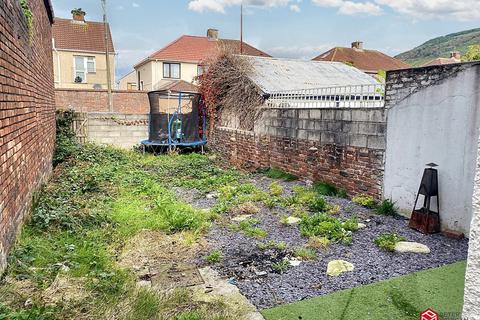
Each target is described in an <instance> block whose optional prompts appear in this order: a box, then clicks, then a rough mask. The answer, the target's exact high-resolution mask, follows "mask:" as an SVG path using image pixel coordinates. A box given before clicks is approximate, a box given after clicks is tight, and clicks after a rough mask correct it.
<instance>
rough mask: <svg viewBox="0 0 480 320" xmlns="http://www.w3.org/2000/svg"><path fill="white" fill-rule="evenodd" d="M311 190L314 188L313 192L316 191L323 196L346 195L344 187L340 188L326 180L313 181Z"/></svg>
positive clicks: (343, 196)
mask: <svg viewBox="0 0 480 320" xmlns="http://www.w3.org/2000/svg"><path fill="white" fill-rule="evenodd" d="M313 190H315V192H317V193H318V194H321V195H324V196H332V197H340V198H346V197H347V191H345V189H340V188H338V187H337V186H335V185H333V184H331V183H328V182H317V183H315V184H314V185H313Z"/></svg>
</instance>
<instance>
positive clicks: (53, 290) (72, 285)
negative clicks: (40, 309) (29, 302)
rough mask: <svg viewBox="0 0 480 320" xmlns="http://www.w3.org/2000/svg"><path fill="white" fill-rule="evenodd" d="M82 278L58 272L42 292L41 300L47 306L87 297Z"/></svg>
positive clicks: (77, 300) (87, 293)
mask: <svg viewBox="0 0 480 320" xmlns="http://www.w3.org/2000/svg"><path fill="white" fill-rule="evenodd" d="M88 296H89V292H88V290H86V288H85V279H84V278H73V277H69V276H67V275H64V274H58V275H57V277H56V278H55V280H54V281H53V283H52V284H51V285H50V287H48V288H47V289H46V290H45V291H44V292H43V293H42V300H43V301H44V302H45V305H47V306H54V305H58V304H61V303H69V304H71V303H78V302H81V301H83V300H84V299H86V298H88Z"/></svg>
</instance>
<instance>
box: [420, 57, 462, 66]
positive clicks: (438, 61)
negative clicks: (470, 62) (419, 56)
mask: <svg viewBox="0 0 480 320" xmlns="http://www.w3.org/2000/svg"><path fill="white" fill-rule="evenodd" d="M460 62H461V60H459V59H455V58H437V59H434V60H432V61H430V62H427V63H425V64H424V65H422V67H430V66H438V65H444V64H452V63H460Z"/></svg>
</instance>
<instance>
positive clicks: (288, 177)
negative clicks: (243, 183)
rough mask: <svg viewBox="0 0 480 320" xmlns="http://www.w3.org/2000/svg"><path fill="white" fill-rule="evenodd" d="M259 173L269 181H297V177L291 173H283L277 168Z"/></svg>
mask: <svg viewBox="0 0 480 320" xmlns="http://www.w3.org/2000/svg"><path fill="white" fill-rule="evenodd" d="M262 171H263V172H262ZM260 172H261V173H264V174H265V175H266V176H267V177H269V178H271V179H278V180H284V181H294V180H298V177H297V176H295V175H293V174H291V173H288V172H285V171H283V170H281V169H278V168H268V169H267V170H261V171H260Z"/></svg>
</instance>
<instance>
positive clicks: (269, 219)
mask: <svg viewBox="0 0 480 320" xmlns="http://www.w3.org/2000/svg"><path fill="white" fill-rule="evenodd" d="M272 181H273V180H271V179H269V178H266V177H263V176H255V177H254V178H252V179H251V181H249V182H252V183H255V184H256V185H257V186H258V187H259V188H261V189H263V190H268V185H269V184H270V183H271V182H272ZM279 183H280V184H281V185H282V186H283V187H284V195H285V196H288V195H289V194H291V192H292V187H293V186H295V185H305V183H304V182H300V181H295V182H279ZM203 198H204V199H205V197H204V196H203ZM326 198H327V200H328V202H329V203H331V204H336V205H339V206H340V207H341V210H340V212H339V214H338V215H337V217H339V218H342V219H346V218H349V217H351V216H353V215H355V216H357V217H358V219H359V222H362V223H364V224H366V225H367V227H366V228H365V229H361V230H358V231H356V232H355V233H354V234H353V243H352V245H350V246H346V245H342V244H336V243H335V244H333V243H332V245H331V246H330V248H329V250H328V251H327V252H324V251H322V250H317V259H316V260H315V261H307V262H302V263H301V264H300V265H299V266H297V267H290V268H288V269H287V270H286V272H284V273H278V272H275V271H273V270H272V264H273V263H276V262H279V261H281V260H283V259H287V258H290V255H291V253H290V252H291V251H289V250H288V249H287V250H286V251H284V252H282V251H279V250H276V249H271V250H265V251H261V250H259V249H258V248H257V247H256V243H257V242H264V241H269V240H273V241H284V242H286V243H287V246H288V248H289V249H293V248H295V247H296V246H303V245H305V244H306V242H307V239H306V238H304V237H302V236H301V235H300V232H299V226H298V225H287V226H285V225H283V224H281V223H280V217H281V216H282V215H285V214H291V212H290V211H289V209H285V208H274V209H272V210H270V209H268V208H266V207H264V206H262V205H261V204H259V207H261V211H260V212H259V213H258V214H256V215H255V216H254V217H255V218H256V219H258V220H260V221H261V223H260V225H259V227H261V228H262V229H264V230H265V231H267V232H268V236H267V237H266V238H265V239H261V240H258V239H252V238H249V237H246V236H244V235H243V234H242V233H241V232H237V231H233V230H231V229H230V228H228V226H227V225H225V223H223V224H222V223H218V224H215V225H214V226H213V227H212V228H211V230H210V231H209V233H208V235H207V240H208V242H209V244H210V246H211V248H212V249H219V250H221V252H222V255H223V259H222V261H221V262H219V263H217V264H215V265H213V268H214V269H216V270H217V271H219V272H220V274H221V275H223V276H225V277H228V278H231V279H232V280H231V281H232V282H234V283H235V284H236V285H237V286H238V288H239V289H240V291H241V292H242V293H243V294H244V295H245V296H246V297H247V298H249V299H250V300H251V301H252V303H253V304H254V305H255V306H256V307H258V308H260V309H263V308H269V307H272V306H275V305H279V304H284V303H289V302H294V301H299V300H303V299H307V298H311V297H315V296H320V295H325V294H328V293H331V292H334V291H337V290H342V289H347V288H352V287H356V286H359V285H364V284H369V283H373V282H377V281H380V280H384V279H388V278H392V277H397V276H401V275H405V274H408V273H411V272H415V271H419V270H424V269H429V268H434V267H439V266H442V265H445V264H449V263H453V262H456V261H460V260H464V259H466V258H467V250H468V240H467V239H462V240H457V239H450V238H446V237H444V236H442V235H440V234H435V235H428V236H427V235H423V234H421V233H419V232H416V231H414V230H412V229H410V228H409V227H408V220H406V219H404V218H393V217H385V216H378V215H376V214H374V212H373V211H371V210H369V209H366V208H363V207H361V206H358V205H356V204H354V203H353V202H351V201H350V200H348V199H341V198H335V197H326ZM192 199H193V200H192V201H193V202H194V204H195V205H201V206H202V207H204V206H207V205H210V203H206V202H205V200H200V199H199V198H198V197H195V196H193V197H192ZM367 221H368V222H367ZM385 232H396V233H397V234H399V235H400V236H403V237H405V238H407V240H408V241H415V242H419V243H422V244H425V245H427V246H428V247H429V248H430V249H431V253H430V254H415V253H405V254H399V253H391V252H385V251H382V250H380V249H379V248H377V246H376V245H375V244H374V243H373V240H374V239H375V238H376V237H377V236H379V235H380V234H381V233H385ZM337 259H341V260H346V261H349V262H351V263H353V264H354V266H355V270H354V271H353V272H348V273H344V274H342V275H340V276H338V277H329V276H327V275H326V270H327V264H328V262H329V261H331V260H337ZM203 261H204V260H203V258H202V259H199V260H198V264H203V263H204V262H203ZM265 273H266V274H265ZM259 274H260V275H261V276H259Z"/></svg>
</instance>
